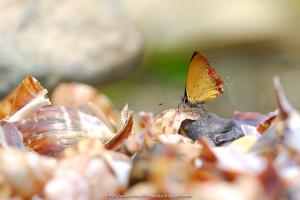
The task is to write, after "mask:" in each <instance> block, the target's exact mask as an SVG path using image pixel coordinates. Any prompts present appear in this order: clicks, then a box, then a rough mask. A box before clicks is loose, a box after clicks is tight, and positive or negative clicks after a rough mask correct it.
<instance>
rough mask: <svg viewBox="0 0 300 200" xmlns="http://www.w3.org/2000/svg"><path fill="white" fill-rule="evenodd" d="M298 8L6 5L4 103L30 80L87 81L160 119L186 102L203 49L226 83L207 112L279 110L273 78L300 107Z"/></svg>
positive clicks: (105, 2)
mask: <svg viewBox="0 0 300 200" xmlns="http://www.w3.org/2000/svg"><path fill="white" fill-rule="evenodd" d="M299 9H300V1H298V0H295V1H273V0H242V1H241V0H227V1H222V0H211V1H204V0H187V1H182V0H124V1H122V0H90V1H83V0H73V1H70V0H61V1H50V0H40V1H37V0H30V1H29V0H28V1H24V0H23V1H19V0H10V1H8V0H3V1H1V3H0V11H1V12H0V13H1V17H0V44H1V50H0V70H1V76H0V77H1V81H2V82H1V84H0V85H1V87H0V91H1V95H2V96H3V95H5V93H6V92H7V91H8V90H10V89H11V88H12V87H13V86H14V85H16V83H17V82H19V81H20V79H21V78H22V77H24V76H25V75H28V74H33V75H34V76H36V77H37V78H39V79H40V80H41V81H42V83H43V84H45V85H46V87H48V88H49V89H50V90H51V88H53V87H54V86H55V85H57V84H58V83H60V82H62V81H80V82H85V83H88V84H92V85H95V86H96V87H97V88H99V89H100V90H101V91H103V92H104V93H106V94H107V95H108V96H109V97H110V98H111V99H112V101H113V102H114V103H115V104H116V105H117V106H118V107H122V106H123V105H124V104H125V103H128V104H129V106H130V108H132V109H133V110H134V111H136V112H138V111H140V110H144V111H151V112H154V113H158V112H160V111H162V110H165V109H167V108H173V107H177V105H178V104H179V102H180V99H181V96H182V95H183V92H184V87H185V76H186V73H187V69H188V64H189V60H190V57H191V55H192V53H193V52H194V51H199V52H201V53H202V54H204V55H205V56H206V57H208V59H209V60H210V61H211V64H212V66H214V67H215V68H216V69H217V71H218V72H219V74H220V75H221V76H222V77H223V79H224V80H225V82H226V86H225V93H224V94H223V95H221V96H220V97H219V98H217V99H216V100H215V101H214V102H211V103H208V104H207V105H205V107H206V109H207V110H208V111H210V112H215V113H217V114H219V115H221V116H223V117H232V115H233V112H234V111H237V110H238V111H257V112H262V113H267V112H270V111H273V110H274V109H275V108H276V104H275V98H274V93H273V88H272V77H273V76H274V75H278V76H280V78H281V81H282V84H283V86H284V88H285V90H286V93H287V96H288V98H289V99H290V101H291V102H292V103H293V104H294V105H295V107H298V108H299V106H300V103H299V102H300V95H299V93H300V91H299V83H298V82H299V77H300V67H299V63H300V57H299V50H300V36H299V34H300V27H299V20H300V12H299ZM159 103H164V105H163V106H159V105H158V104H159Z"/></svg>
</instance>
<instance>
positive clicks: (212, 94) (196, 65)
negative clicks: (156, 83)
mask: <svg viewBox="0 0 300 200" xmlns="http://www.w3.org/2000/svg"><path fill="white" fill-rule="evenodd" d="M221 93H223V80H222V79H221V77H220V76H219V75H218V74H217V72H216V70H215V69H214V68H213V67H211V66H210V64H209V61H208V60H207V59H206V58H205V57H204V56H203V55H201V54H200V53H198V52H195V53H194V54H193V56H192V58H191V62H190V66H189V70H188V73H187V78H186V84H185V91H184V96H183V98H182V102H183V103H185V104H186V105H188V106H190V107H198V106H199V105H200V106H201V107H202V105H203V104H204V103H206V102H209V101H212V100H214V99H215V98H216V97H217V96H218V95H219V94H221Z"/></svg>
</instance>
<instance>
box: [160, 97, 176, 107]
mask: <svg viewBox="0 0 300 200" xmlns="http://www.w3.org/2000/svg"><path fill="white" fill-rule="evenodd" d="M175 100H178V98H172V99H169V100H168V101H165V102H161V103H159V104H158V105H159V106H162V105H164V104H166V103H167V102H172V101H175Z"/></svg>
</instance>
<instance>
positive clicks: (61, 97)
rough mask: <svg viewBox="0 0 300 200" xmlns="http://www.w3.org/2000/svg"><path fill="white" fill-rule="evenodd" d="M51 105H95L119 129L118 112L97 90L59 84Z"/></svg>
mask: <svg viewBox="0 0 300 200" xmlns="http://www.w3.org/2000/svg"><path fill="white" fill-rule="evenodd" d="M51 102H52V103H53V105H64V106H74V107H77V106H82V105H85V104H87V103H93V104H94V105H96V106H97V107H98V108H99V109H100V110H101V111H102V112H103V113H104V115H105V116H106V117H107V119H108V121H109V122H110V123H111V124H112V125H113V126H117V128H120V125H119V122H120V119H119V116H120V114H119V112H118V111H117V110H116V109H115V108H114V106H113V104H112V102H111V101H110V100H109V98H108V97H107V96H106V95H104V94H103V93H101V92H100V91H98V90H97V89H95V88H93V87H91V86H89V85H86V84H82V83H75V82H74V83H61V84H60V85H58V86H57V87H56V88H55V89H54V91H53V93H52V96H51Z"/></svg>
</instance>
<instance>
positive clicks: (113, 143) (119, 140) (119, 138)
mask: <svg viewBox="0 0 300 200" xmlns="http://www.w3.org/2000/svg"><path fill="white" fill-rule="evenodd" d="M121 120H122V122H123V126H122V127H121V129H120V130H119V131H118V133H117V134H116V135H115V136H113V137H112V138H111V139H110V140H108V141H107V142H106V143H105V148H107V149H110V150H116V149H118V148H119V147H120V146H121V145H122V144H123V143H124V142H125V140H126V139H127V138H128V137H129V136H130V135H131V134H132V127H133V119H132V111H129V109H128V105H125V107H124V108H123V110H122V112H121Z"/></svg>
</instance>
